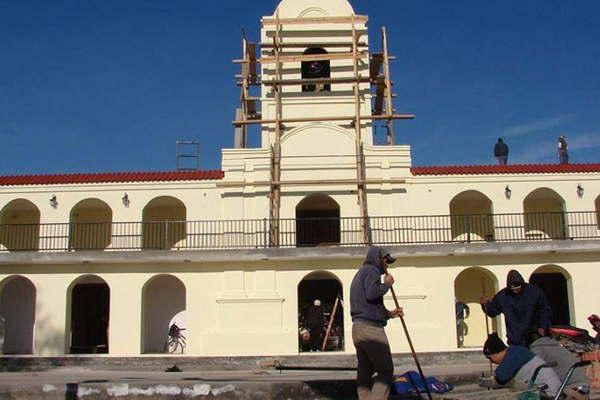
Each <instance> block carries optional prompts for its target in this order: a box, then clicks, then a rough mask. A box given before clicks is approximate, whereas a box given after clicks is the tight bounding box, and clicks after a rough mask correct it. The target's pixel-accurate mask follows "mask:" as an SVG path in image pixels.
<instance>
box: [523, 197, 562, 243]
mask: <svg viewBox="0 0 600 400" xmlns="http://www.w3.org/2000/svg"><path fill="white" fill-rule="evenodd" d="M523 212H524V213H525V237H526V238H527V239H538V240H543V239H564V238H565V237H566V236H567V233H566V221H565V213H564V212H565V201H564V200H563V199H562V197H560V196H559V195H558V193H556V192H555V191H554V190H552V189H548V188H539V189H536V190H534V191H533V192H531V193H529V195H528V196H527V197H526V198H525V200H524V201H523Z"/></svg>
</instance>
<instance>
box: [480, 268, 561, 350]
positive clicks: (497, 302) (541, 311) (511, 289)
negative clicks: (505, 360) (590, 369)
mask: <svg viewBox="0 0 600 400" xmlns="http://www.w3.org/2000/svg"><path fill="white" fill-rule="evenodd" d="M481 307H482V308H483V312H485V313H486V314H487V315H488V316H490V317H492V318H493V317H496V316H498V315H500V314H504V317H505V319H506V330H507V337H508V344H509V345H519V346H526V345H527V334H528V333H529V332H531V331H536V332H538V333H539V334H540V336H546V334H547V333H548V332H549V329H550V324H551V323H552V309H551V308H550V305H549V304H548V299H546V295H544V292H542V290H541V289H540V288H538V287H537V286H534V285H531V284H529V283H526V282H525V280H524V279H523V277H522V276H521V274H520V273H519V272H518V271H515V270H511V271H510V272H509V273H508V276H507V278H506V287H505V288H504V289H502V290H501V291H499V292H498V293H497V294H496V295H495V296H494V297H493V298H492V300H490V299H488V298H487V296H482V297H481Z"/></svg>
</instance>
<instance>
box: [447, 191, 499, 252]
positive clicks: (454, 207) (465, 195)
mask: <svg viewBox="0 0 600 400" xmlns="http://www.w3.org/2000/svg"><path fill="white" fill-rule="evenodd" d="M450 223H451V225H452V240H459V241H469V242H475V241H484V240H485V241H487V242H489V241H492V240H494V221H493V217H492V201H491V200H490V199H489V198H488V197H487V196H486V195H484V194H483V193H481V192H478V191H476V190H467V191H465V192H462V193H460V194H458V195H456V196H455V197H454V198H453V199H452V201H451V202H450Z"/></svg>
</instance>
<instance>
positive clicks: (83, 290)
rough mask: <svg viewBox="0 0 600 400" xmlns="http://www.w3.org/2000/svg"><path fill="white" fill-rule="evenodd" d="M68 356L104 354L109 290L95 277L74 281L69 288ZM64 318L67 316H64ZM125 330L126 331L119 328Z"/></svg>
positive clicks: (102, 280)
mask: <svg viewBox="0 0 600 400" xmlns="http://www.w3.org/2000/svg"><path fill="white" fill-rule="evenodd" d="M68 296H69V297H68V298H67V305H68V306H70V315H71V319H70V326H69V327H68V328H69V329H67V332H69V333H70V341H69V342H68V343H69V352H70V353H71V354H95V353H108V327H109V321H110V288H109V287H108V284H107V283H106V282H105V281H104V279H102V278H100V277H98V276H96V275H86V276H83V277H81V278H78V279H77V280H76V281H75V282H73V283H72V284H71V286H70V288H69V293H68ZM67 315H68V314H67ZM122 329H126V327H122Z"/></svg>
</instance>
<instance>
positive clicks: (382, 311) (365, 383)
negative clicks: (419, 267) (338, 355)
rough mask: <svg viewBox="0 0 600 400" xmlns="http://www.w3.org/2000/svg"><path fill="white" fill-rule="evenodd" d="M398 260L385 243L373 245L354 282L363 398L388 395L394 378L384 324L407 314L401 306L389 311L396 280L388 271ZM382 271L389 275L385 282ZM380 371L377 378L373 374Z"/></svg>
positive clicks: (374, 399)
mask: <svg viewBox="0 0 600 400" xmlns="http://www.w3.org/2000/svg"><path fill="white" fill-rule="evenodd" d="M394 261H396V259H395V258H394V257H392V256H391V255H390V253H389V252H388V251H387V250H385V249H382V248H381V247H370V248H369V251H368V253H367V257H366V259H365V261H364V263H363V265H362V267H361V268H360V269H359V270H358V272H357V273H356V275H355V276H354V279H353V280H352V285H351V286H350V315H351V316H352V340H353V342H354V347H356V357H357V359H358V369H357V370H358V375H357V392H358V398H359V400H365V399H369V400H379V399H381V400H384V399H387V398H388V396H389V393H390V390H391V385H392V383H393V378H394V365H393V362H392V353H391V351H390V344H389V342H388V339H387V336H386V334H385V330H384V327H385V325H386V324H387V321H388V319H390V318H395V317H399V316H401V315H404V314H403V312H402V309H401V308H397V309H395V310H393V311H389V310H387V309H386V308H385V306H384V305H383V296H384V295H385V294H386V293H387V292H388V291H389V290H390V288H391V287H392V285H393V284H394V278H393V277H392V276H391V275H390V274H387V273H386V270H387V265H388V264H391V263H393V262H394ZM381 275H385V276H384V278H383V282H382V281H381ZM375 373H376V374H377V375H376V377H375V379H373V375H374V374H375Z"/></svg>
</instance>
